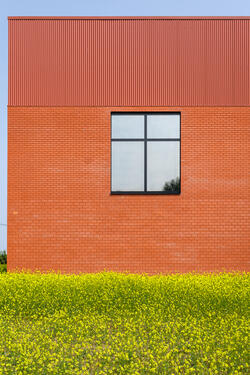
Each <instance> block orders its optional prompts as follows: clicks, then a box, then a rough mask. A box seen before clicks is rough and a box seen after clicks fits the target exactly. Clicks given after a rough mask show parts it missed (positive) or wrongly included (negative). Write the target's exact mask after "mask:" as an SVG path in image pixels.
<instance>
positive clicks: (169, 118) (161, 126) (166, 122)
mask: <svg viewBox="0 0 250 375" xmlns="http://www.w3.org/2000/svg"><path fill="white" fill-rule="evenodd" d="M147 135H148V138H180V115H178V114H173V115H172V114H166V115H157V114H156V115H148V116H147Z"/></svg>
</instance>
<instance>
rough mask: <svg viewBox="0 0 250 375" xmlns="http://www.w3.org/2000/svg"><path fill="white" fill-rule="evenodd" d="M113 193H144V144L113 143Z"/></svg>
mask: <svg viewBox="0 0 250 375" xmlns="http://www.w3.org/2000/svg"><path fill="white" fill-rule="evenodd" d="M112 191H144V142H118V141H117V142H112Z"/></svg>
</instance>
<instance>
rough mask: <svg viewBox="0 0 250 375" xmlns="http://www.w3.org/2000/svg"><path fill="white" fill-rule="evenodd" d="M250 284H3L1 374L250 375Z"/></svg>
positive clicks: (139, 278) (63, 280)
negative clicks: (249, 349)
mask: <svg viewBox="0 0 250 375" xmlns="http://www.w3.org/2000/svg"><path fill="white" fill-rule="evenodd" d="M248 301H249V275H248V274H245V273H243V274H237V273H236V274H226V273H223V274H218V275H212V274H208V275H195V274H188V275H171V276H170V275H169V276H150V277H149V276H144V275H129V274H128V275H125V274H116V273H99V274H86V275H78V276H77V275H71V276H66V275H60V274H25V273H19V274H14V273H7V274H1V275H0V374H4V375H5V374H11V375H13V374H36V375H38V374H44V375H45V374H46V375H47V374H55V375H58V374H71V375H73V374H79V375H80V374H93V375H94V374H117V375H120V374H121V375H122V374H124V375H125V374H126V375H127V374H133V375H138V374H145V375H150V374H199V375H200V374H211V375H214V374H219V375H223V374H246V373H248V370H249V368H248V363H249V357H248V350H247V345H248V323H249V302H248Z"/></svg>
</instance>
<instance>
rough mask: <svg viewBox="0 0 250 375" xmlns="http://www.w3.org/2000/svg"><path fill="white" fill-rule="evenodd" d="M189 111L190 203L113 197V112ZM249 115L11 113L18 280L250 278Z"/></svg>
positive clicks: (87, 110) (106, 110) (186, 164)
mask: <svg viewBox="0 0 250 375" xmlns="http://www.w3.org/2000/svg"><path fill="white" fill-rule="evenodd" d="M116 110H117V111H180V112H181V116H182V125H181V126H182V129H181V130H182V132H181V173H182V176H181V181H182V186H181V195H179V196H168V195H164V196H162V195H160V196H143V195H141V196H131V195H130V196H126V195H121V196H114V195H112V196H111V195H110V146H111V142H110V120H111V111H116ZM249 124H250V110H249V107H227V108H226V107H224V108H223V107H199V108H198V107H141V108H138V107H126V108H124V107H11V106H10V107H9V109H8V270H11V271H12V270H15V269H23V268H24V269H30V270H35V269H40V270H42V271H48V270H52V269H53V270H61V271H62V272H96V271H101V270H104V269H106V270H113V271H126V270H127V271H131V272H147V273H150V274H153V273H158V272H187V271H194V270H195V271H200V272H202V271H221V270H227V271H229V270H241V271H242V270H245V271H247V270H248V271H249V233H250V228H249V221H248V220H247V218H248V215H249V208H250V207H249V206H250V204H249V195H250V185H249V174H248V171H249V161H248V153H249Z"/></svg>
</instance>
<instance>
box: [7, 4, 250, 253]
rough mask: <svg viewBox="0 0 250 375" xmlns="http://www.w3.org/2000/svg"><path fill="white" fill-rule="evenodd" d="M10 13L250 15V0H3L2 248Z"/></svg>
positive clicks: (47, 14)
mask: <svg viewBox="0 0 250 375" xmlns="http://www.w3.org/2000/svg"><path fill="white" fill-rule="evenodd" d="M8 16H250V1H249V0H237V1H235V0H234V1H232V0H208V1H201V0H171V1H169V0H150V1H149V0H125V1H124V0H91V1H86V0H70V1H66V0H36V1H34V0H22V1H20V0H3V1H2V4H1V7H0V51H1V55H0V223H1V225H0V250H3V249H6V247H7V246H6V244H7V240H6V237H7V227H6V226H5V225H2V224H6V223H7V93H8V23H7V17H8Z"/></svg>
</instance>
